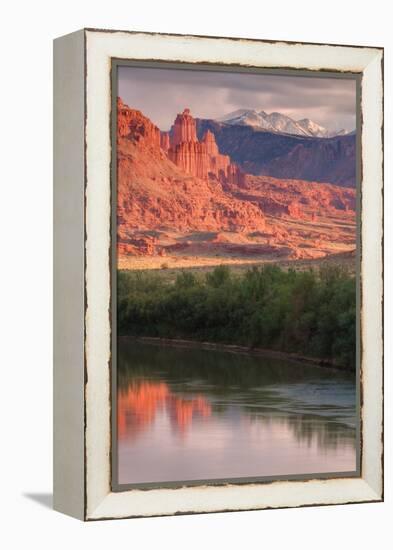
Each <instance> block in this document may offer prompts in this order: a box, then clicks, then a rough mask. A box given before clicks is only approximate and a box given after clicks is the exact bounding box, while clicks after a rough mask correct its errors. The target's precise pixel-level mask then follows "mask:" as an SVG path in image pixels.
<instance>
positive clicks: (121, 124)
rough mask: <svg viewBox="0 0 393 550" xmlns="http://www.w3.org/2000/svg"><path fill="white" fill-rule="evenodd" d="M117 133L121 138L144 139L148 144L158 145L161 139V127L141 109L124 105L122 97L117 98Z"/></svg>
mask: <svg viewBox="0 0 393 550" xmlns="http://www.w3.org/2000/svg"><path fill="white" fill-rule="evenodd" d="M117 134H118V137H119V138H128V139H131V140H133V141H140V140H142V141H143V142H144V143H145V145H146V146H153V147H156V146H157V145H158V146H159V145H160V141H161V133H160V130H159V128H157V126H156V125H155V124H153V123H152V122H151V121H150V120H149V119H147V118H146V117H144V116H143V114H142V113H141V112H140V111H137V110H136V109H130V108H129V107H128V106H127V105H124V103H123V101H122V100H121V99H120V98H118V99H117Z"/></svg>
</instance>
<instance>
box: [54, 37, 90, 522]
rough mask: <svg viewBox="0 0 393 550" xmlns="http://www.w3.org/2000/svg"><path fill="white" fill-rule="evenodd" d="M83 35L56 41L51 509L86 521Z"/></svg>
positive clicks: (61, 38)
mask: <svg viewBox="0 0 393 550" xmlns="http://www.w3.org/2000/svg"><path fill="white" fill-rule="evenodd" d="M84 51H85V32H84V31H83V30H80V31H76V32H74V33H72V34H69V35H66V36H63V37H60V38H57V39H55V40H54V41H53V120H54V124H53V218H54V227H53V256H54V265H53V275H54V277H53V279H54V285H53V344H54V345H53V508H54V509H55V510H57V511H59V512H62V513H64V514H67V515H70V516H73V517H75V518H78V519H81V520H83V519H85V518H86V499H85V497H86V487H85V456H84V455H85V433H84V424H85V422H84V417H85V415H84V384H85V377H84V351H85V350H84V328H85V327H84V307H85V297H84V294H85V272H84V269H85V258H84V255H85V248H84V241H85V239H84V207H85V202H84V193H85V190H84V186H85V147H84V143H85V63H84Z"/></svg>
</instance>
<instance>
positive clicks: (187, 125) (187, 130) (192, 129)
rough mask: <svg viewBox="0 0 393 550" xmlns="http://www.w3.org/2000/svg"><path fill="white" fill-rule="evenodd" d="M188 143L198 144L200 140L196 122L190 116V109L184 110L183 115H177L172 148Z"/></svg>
mask: <svg viewBox="0 0 393 550" xmlns="http://www.w3.org/2000/svg"><path fill="white" fill-rule="evenodd" d="M188 141H191V142H196V141H198V139H197V134H196V126H195V120H194V119H193V117H192V116H191V115H190V109H184V111H183V112H182V113H181V114H180V113H179V114H178V115H177V117H176V120H175V123H174V125H173V135H172V147H176V145H178V144H180V143H183V142H188Z"/></svg>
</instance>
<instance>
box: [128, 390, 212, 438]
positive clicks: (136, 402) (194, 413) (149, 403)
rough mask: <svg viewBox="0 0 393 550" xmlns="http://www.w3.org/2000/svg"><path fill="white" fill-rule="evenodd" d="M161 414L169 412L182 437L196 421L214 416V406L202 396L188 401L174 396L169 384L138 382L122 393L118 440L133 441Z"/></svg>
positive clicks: (172, 423) (172, 422)
mask: <svg viewBox="0 0 393 550" xmlns="http://www.w3.org/2000/svg"><path fill="white" fill-rule="evenodd" d="M159 410H166V411H167V413H168V415H169V418H170V421H171V425H172V427H173V428H174V429H176V430H177V431H178V432H179V433H181V434H184V433H185V431H186V429H187V427H188V426H189V425H190V424H191V422H192V420H193V418H194V417H204V418H207V417H209V416H210V415H211V405H210V404H209V402H208V401H207V400H206V399H205V398H204V397H202V396H196V397H192V398H187V399H186V398H183V397H179V396H177V395H174V394H173V393H172V392H171V390H170V389H169V387H168V385H167V384H166V383H165V382H147V381H145V382H135V383H132V384H130V385H129V386H128V388H127V389H126V390H120V391H119V393H118V398H117V429H118V437H119V438H120V439H133V438H134V437H135V436H136V435H137V434H138V433H140V432H142V431H144V430H145V429H147V428H148V427H149V426H150V425H151V424H152V423H153V422H154V420H155V417H156V414H157V411H159Z"/></svg>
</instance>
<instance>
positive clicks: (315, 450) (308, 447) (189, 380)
mask: <svg viewBox="0 0 393 550" xmlns="http://www.w3.org/2000/svg"><path fill="white" fill-rule="evenodd" d="M117 386H118V387H117V437H118V446H117V460H118V463H117V464H118V484H119V485H123V484H135V483H151V482H172V481H175V482H176V481H178V482H179V481H196V480H217V479H238V478H246V477H250V478H255V477H271V476H273V477H280V476H288V475H289V476H291V475H299V474H302V475H303V474H307V475H308V474H326V473H329V474H330V473H332V475H334V473H335V472H341V473H342V472H352V473H353V472H354V471H355V470H356V448H357V445H356V380H355V375H354V374H352V373H345V372H340V371H336V370H332V369H327V368H321V367H317V366H313V365H303V364H300V363H295V362H291V361H283V360H277V359H266V358H264V357H254V356H250V355H243V354H235V353H230V352H224V351H212V350H202V349H186V348H179V347H168V346H161V345H157V344H151V343H140V342H136V341H134V340H130V339H126V338H119V342H118V383H117Z"/></svg>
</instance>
